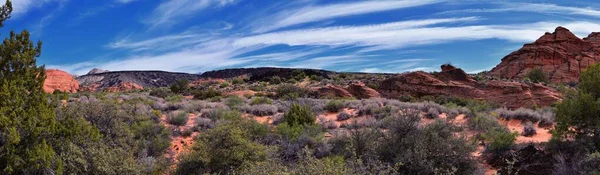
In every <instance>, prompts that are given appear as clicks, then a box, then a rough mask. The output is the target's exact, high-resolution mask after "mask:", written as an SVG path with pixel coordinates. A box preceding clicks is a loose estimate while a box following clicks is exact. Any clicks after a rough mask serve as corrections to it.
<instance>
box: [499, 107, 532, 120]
mask: <svg viewBox="0 0 600 175" xmlns="http://www.w3.org/2000/svg"><path fill="white" fill-rule="evenodd" d="M494 112H496V113H497V114H498V115H499V116H500V117H501V118H503V119H504V120H511V119H516V120H522V121H531V122H534V123H537V122H538V121H540V118H541V117H540V114H538V113H537V112H536V111H534V110H531V109H526V108H519V109H516V110H513V111H511V110H507V109H505V108H500V109H496V110H495V111H494Z"/></svg>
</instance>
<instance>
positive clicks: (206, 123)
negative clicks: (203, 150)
mask: <svg viewBox="0 0 600 175" xmlns="http://www.w3.org/2000/svg"><path fill="white" fill-rule="evenodd" d="M195 122H196V128H197V130H206V129H212V128H214V127H215V122H214V121H213V120H211V119H210V118H202V117H198V118H196V121H195Z"/></svg>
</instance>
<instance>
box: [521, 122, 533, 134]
mask: <svg viewBox="0 0 600 175" xmlns="http://www.w3.org/2000/svg"><path fill="white" fill-rule="evenodd" d="M535 134H536V131H535V127H534V126H533V123H531V122H526V123H525V124H524V125H523V132H522V133H521V135H522V136H525V137H529V136H533V135H535Z"/></svg>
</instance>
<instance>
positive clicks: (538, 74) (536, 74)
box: [525, 67, 548, 83]
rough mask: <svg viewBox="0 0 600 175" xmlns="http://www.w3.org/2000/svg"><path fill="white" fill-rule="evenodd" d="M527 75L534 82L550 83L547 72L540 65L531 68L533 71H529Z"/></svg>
mask: <svg viewBox="0 0 600 175" xmlns="http://www.w3.org/2000/svg"><path fill="white" fill-rule="evenodd" d="M525 77H527V78H529V80H531V81H533V82H534V83H548V78H547V77H546V74H545V73H544V71H542V69H540V68H538V67H536V68H533V69H531V71H529V72H528V73H527V75H525Z"/></svg>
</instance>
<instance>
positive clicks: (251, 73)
mask: <svg viewBox="0 0 600 175" xmlns="http://www.w3.org/2000/svg"><path fill="white" fill-rule="evenodd" d="M332 73H333V72H330V71H326V70H318V69H294V68H274V67H259V68H238V69H223V70H215V71H208V72H204V73H202V77H203V78H216V79H228V78H234V77H240V76H246V77H248V80H249V81H269V80H270V78H272V77H274V76H278V77H280V78H283V79H289V78H292V77H294V76H297V75H298V74H304V75H305V76H311V75H315V76H318V77H323V78H329V74H332Z"/></svg>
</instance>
